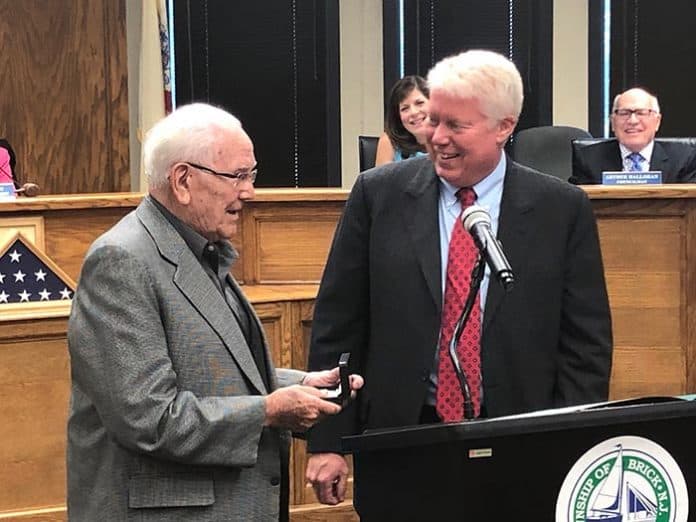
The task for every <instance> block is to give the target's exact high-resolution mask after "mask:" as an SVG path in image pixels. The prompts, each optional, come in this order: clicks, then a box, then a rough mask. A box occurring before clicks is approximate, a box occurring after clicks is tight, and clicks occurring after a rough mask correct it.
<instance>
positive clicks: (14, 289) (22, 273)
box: [0, 234, 75, 307]
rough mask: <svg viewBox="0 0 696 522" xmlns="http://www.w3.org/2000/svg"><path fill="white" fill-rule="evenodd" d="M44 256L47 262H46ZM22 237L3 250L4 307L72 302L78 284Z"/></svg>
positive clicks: (0, 287)
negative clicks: (33, 303) (75, 286)
mask: <svg viewBox="0 0 696 522" xmlns="http://www.w3.org/2000/svg"><path fill="white" fill-rule="evenodd" d="M42 257H43V258H44V259H42ZM50 264H53V263H52V261H50V260H49V259H48V258H47V257H45V255H43V256H42V255H40V254H39V251H38V250H37V249H36V248H35V247H33V245H32V244H31V243H30V242H29V241H28V240H27V239H26V238H25V237H24V236H22V235H21V234H17V235H16V236H15V237H14V238H13V239H11V240H10V241H9V243H8V244H7V246H6V247H5V248H4V249H2V250H0V307H2V305H3V304H12V303H30V302H41V301H44V302H51V301H54V302H55V301H68V302H69V301H70V300H71V299H72V296H73V293H74V292H75V289H74V283H72V282H71V281H70V280H69V278H68V277H67V276H65V275H63V274H60V275H59V273H57V272H61V271H60V269H58V267H56V266H54V267H53V268H51V267H50V266H49V265H50Z"/></svg>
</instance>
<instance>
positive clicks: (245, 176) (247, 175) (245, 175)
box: [183, 161, 259, 186]
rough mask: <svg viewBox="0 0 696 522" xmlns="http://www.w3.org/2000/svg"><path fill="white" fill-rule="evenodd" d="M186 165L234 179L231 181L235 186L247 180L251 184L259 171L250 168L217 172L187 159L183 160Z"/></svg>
mask: <svg viewBox="0 0 696 522" xmlns="http://www.w3.org/2000/svg"><path fill="white" fill-rule="evenodd" d="M183 163H185V164H186V165H188V166H189V167H193V168H194V169H198V170H200V171H202V172H205V173H206V174H213V175H214V176H221V177H223V178H228V179H232V180H234V181H233V183H234V185H235V186H237V185H239V183H241V182H242V181H249V182H251V184H252V185H253V184H254V181H256V175H257V174H258V173H259V171H258V170H256V169H254V170H250V171H243V172H234V173H232V174H230V173H228V172H218V171H217V170H213V169H211V168H208V167H204V166H203V165H198V164H196V163H190V162H188V161H184V162H183Z"/></svg>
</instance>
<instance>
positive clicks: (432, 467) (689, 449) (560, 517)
mask: <svg viewBox="0 0 696 522" xmlns="http://www.w3.org/2000/svg"><path fill="white" fill-rule="evenodd" d="M695 431H696V404H695V403H693V402H691V401H685V400H680V399H664V398H659V399H644V400H640V401H630V402H625V403H621V402H620V403H616V404H612V403H607V404H604V405H601V406H599V407H593V408H590V409H578V408H567V409H565V410H550V411H548V412H541V413H536V414H530V415H521V416H512V417H501V418H498V419H491V420H481V421H471V422H464V423H452V424H433V425H424V426H414V427H406V428H400V429H391V430H379V431H374V432H369V431H368V432H366V433H365V434H363V435H358V436H352V437H345V438H344V439H343V444H344V449H346V450H347V451H350V452H352V453H353V463H354V476H355V495H354V501H353V503H354V505H355V508H356V510H357V511H358V513H359V514H360V516H361V520H363V521H367V522H371V521H386V520H398V521H424V520H525V521H532V520H539V521H541V520H543V521H551V520H556V521H563V522H565V521H573V522H574V521H576V520H577V521H580V520H582V521H587V522H590V521H600V520H601V521H604V522H613V521H619V520H624V521H626V520H646V521H647V520H653V521H655V520H657V521H660V520H670V521H675V522H676V521H680V520H681V521H684V522H685V521H686V520H687V518H686V517H687V516H688V507H689V505H690V506H692V508H693V506H694V501H696V452H694V450H693V441H692V440H693V433H694V432H695ZM617 437H618V438H617ZM646 439H647V442H645V440H646ZM607 441H609V442H608V445H607ZM634 441H639V442H640V444H639V447H638V449H636V448H632V442H634ZM602 443H604V446H605V448H604V449H603V448H602V447H601V445H602ZM643 443H645V445H643ZM597 445H600V447H599V448H594V449H593V447H596V446H597ZM646 445H647V446H646ZM653 446H654V447H655V448H658V449H656V451H657V454H656V455H652V456H651V455H650V454H651V450H650V448H652V447H653ZM646 447H647V448H648V449H646ZM659 447H661V448H662V449H663V450H664V451H666V453H668V454H669V455H668V456H667V457H664V456H663V455H662V452H661V451H660V450H659ZM592 451H594V452H595V454H593V453H592ZM669 456H671V459H670V457H669ZM663 457H664V458H663ZM583 459H584V461H585V462H583ZM665 460H666V461H668V462H665ZM670 462H671V463H672V464H673V463H674V462H676V464H677V470H676V471H675V470H674V465H671V467H670ZM619 463H620V464H619ZM571 469H572V470H573V473H571ZM679 469H680V470H681V473H680V472H679ZM636 470H638V471H636ZM684 484H685V485H686V488H684V487H682V486H683V485H684ZM562 486H563V488H565V489H564V491H565V494H561V495H560V497H561V501H560V502H559V500H558V499H559V494H560V493H561V491H562ZM670 487H671V490H670ZM687 491H688V493H687ZM557 503H560V504H561V505H560V507H558V508H557ZM557 509H558V510H559V511H557ZM692 510H693V509H692ZM621 517H623V518H621ZM631 517H633V518H631Z"/></svg>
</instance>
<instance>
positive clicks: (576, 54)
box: [553, 0, 589, 129]
mask: <svg viewBox="0 0 696 522" xmlns="http://www.w3.org/2000/svg"><path fill="white" fill-rule="evenodd" d="M588 1H589V0H554V4H553V124H554V125H570V126H573V127H580V128H581V129H587V128H588V126H589V118H588V86H587V83H588V72H587V68H588V67H587V64H588V56H587V35H588V13H587V11H588V5H587V2H588Z"/></svg>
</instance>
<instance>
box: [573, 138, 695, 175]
mask: <svg viewBox="0 0 696 522" xmlns="http://www.w3.org/2000/svg"><path fill="white" fill-rule="evenodd" d="M622 170H623V161H622V159H621V149H619V142H618V141H617V140H616V139H613V140H607V141H601V142H599V143H593V144H592V145H587V146H586V147H577V148H575V150H574V151H573V175H572V176H571V177H570V179H569V181H570V182H571V183H574V184H576V185H589V184H597V183H602V172H603V171H622ZM650 170H659V171H661V172H662V182H663V183H692V182H694V181H696V147H692V146H691V145H688V144H686V143H674V142H662V143H659V142H657V141H656V142H655V146H654V147H653V153H652V157H651V158H650Z"/></svg>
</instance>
